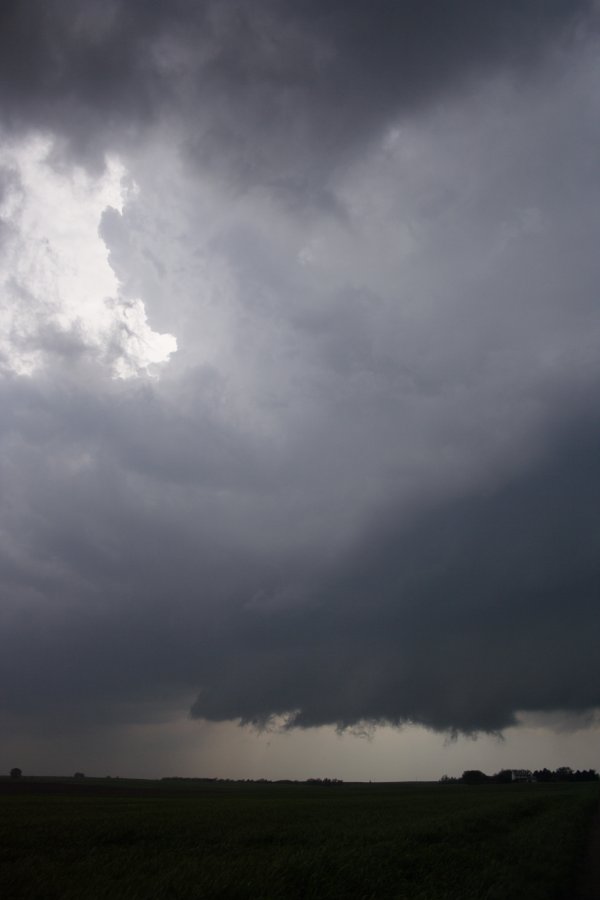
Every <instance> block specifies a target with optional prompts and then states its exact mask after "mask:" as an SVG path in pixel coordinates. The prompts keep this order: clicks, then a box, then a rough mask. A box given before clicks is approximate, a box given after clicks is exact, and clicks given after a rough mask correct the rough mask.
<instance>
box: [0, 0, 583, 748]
mask: <svg viewBox="0 0 600 900" xmlns="http://www.w3.org/2000/svg"><path fill="white" fill-rule="evenodd" d="M591 8H592V5H591V4H590V3H586V2H583V0H582V2H560V0H550V2H545V3H542V2H539V3H538V2H530V3H522V2H521V3H519V2H516V0H515V2H514V3H509V2H504V3H501V2H491V0H490V2H482V0H478V2H476V0H461V2H456V3H448V2H439V3H433V2H429V3H427V2H414V3H408V2H406V3H400V2H398V3H392V2H374V3H368V4H367V3H358V2H346V3H342V2H340V3H333V2H331V3H317V2H300V3H296V4H293V3H287V2H283V0H282V2H275V0H273V2H267V0H262V2H257V3H252V4H245V3H217V2H215V3H191V2H189V3H188V2H182V0H176V2H172V3H168V4H167V3H164V4H152V3H143V2H131V3H125V2H122V3H110V2H105V3H91V2H87V3H83V2H78V3H76V2H58V0H56V2H46V3H42V2H39V3H36V2H18V3H17V2H12V3H11V2H7V3H4V4H3V5H2V9H1V11H0V104H1V112H2V121H3V124H4V127H5V129H6V130H7V132H8V131H11V130H12V131H14V132H15V133H21V132H27V131H28V130H35V129H42V130H43V129H49V130H50V131H51V132H53V133H55V134H56V135H57V141H56V142H55V144H54V153H53V159H52V162H53V164H54V165H55V166H57V167H59V168H60V167H65V168H68V166H69V164H70V163H71V162H72V161H73V160H74V159H78V160H84V161H87V162H89V163H91V164H94V165H95V164H98V165H101V164H102V160H103V154H104V151H105V150H107V149H116V150H121V151H128V150H129V151H131V153H130V155H129V157H128V158H127V160H126V162H127V165H128V166H130V170H131V171H130V175H131V177H132V179H134V180H136V181H137V182H138V183H139V184H140V185H141V187H140V191H139V197H138V199H136V198H135V197H134V196H133V192H132V196H130V197H128V198H127V200H126V203H125V207H124V209H123V211H122V212H119V211H117V210H116V209H109V210H106V211H105V212H104V215H103V217H102V222H101V225H100V234H101V236H102V238H103V240H104V241H105V243H106V245H107V248H108V249H109V251H110V260H111V264H112V266H113V269H114V271H115V273H116V274H117V276H118V278H119V281H120V285H121V288H122V291H123V294H124V295H125V299H126V300H127V298H128V297H130V296H131V297H137V296H141V297H142V298H143V300H144V302H145V303H146V304H147V309H148V310H149V312H151V314H152V315H154V314H156V316H157V317H158V316H160V323H159V324H160V327H161V328H163V327H164V328H165V329H168V330H169V331H170V332H172V333H174V334H176V336H177V340H178V342H179V346H180V350H179V352H178V354H177V355H176V356H175V357H174V358H173V360H172V362H170V363H169V364H168V365H166V366H164V367H163V369H162V370H161V373H160V378H158V379H157V380H153V379H151V378H146V377H145V376H144V377H140V378H139V379H136V378H133V379H132V380H130V381H118V380H115V379H113V378H111V377H110V372H109V371H108V369H109V368H110V366H109V365H108V364H109V363H110V362H111V361H112V357H111V352H113V350H112V347H111V346H110V345H109V346H107V347H102V346H100V347H99V345H98V344H94V343H93V341H87V342H86V339H85V337H84V336H83V332H82V333H80V331H79V330H78V328H77V326H73V327H71V328H66V327H65V326H64V324H63V323H61V322H60V321H59V319H58V317H57V315H56V314H55V312H56V311H55V310H54V308H53V307H52V308H51V309H50V310H49V311H48V312H47V315H46V312H45V310H46V306H45V305H44V301H45V299H46V298H45V294H44V287H45V286H44V285H42V287H40V285H39V284H38V290H39V292H40V295H41V296H39V297H38V296H35V297H34V296H31V297H30V296H29V295H28V294H27V291H26V290H25V288H23V290H22V291H20V292H19V293H18V297H17V299H18V300H19V301H20V304H21V305H20V309H22V310H23V311H24V313H27V312H28V311H29V312H30V313H31V315H30V316H29V319H32V320H34V324H33V325H31V327H30V323H29V320H28V322H27V327H23V329H22V331H20V332H19V333H18V334H16V335H15V336H14V338H13V340H12V343H11V346H10V348H9V349H11V350H14V351H15V353H16V355H18V353H19V352H20V351H23V352H24V351H29V350H32V351H33V350H35V351H39V353H40V358H41V362H40V364H39V367H38V368H37V369H35V371H33V372H32V374H31V375H28V376H18V375H16V374H15V373H14V371H13V370H11V368H10V365H9V362H10V360H9V359H8V357H7V360H8V361H7V363H6V366H4V362H3V374H2V378H1V380H0V406H1V408H2V415H1V416H0V482H1V483H2V490H3V494H2V506H1V508H0V538H1V540H0V596H1V599H2V602H1V604H0V623H1V626H2V627H1V630H0V641H1V642H2V643H1V647H0V688H1V689H2V691H3V699H2V707H3V708H4V709H7V710H9V711H10V713H11V715H12V716H13V717H15V718H18V717H19V716H24V717H26V716H39V717H46V718H47V719H48V720H50V719H52V720H53V721H54V722H55V727H56V728H59V727H62V724H61V725H60V726H59V725H56V723H58V722H61V723H62V722H64V721H70V722H98V721H108V722H111V721H121V720H123V719H124V720H126V721H136V717H137V718H138V719H142V718H143V717H144V716H145V715H147V714H148V707H153V708H158V707H159V706H160V704H161V703H163V701H164V702H169V703H171V702H172V703H173V705H175V704H177V703H179V704H183V703H184V702H189V701H190V698H191V697H193V696H196V695H197V697H198V699H197V700H196V702H195V704H194V707H193V714H194V715H195V716H198V717H206V718H207V719H209V720H224V719H240V720H242V721H244V722H254V723H257V724H264V723H266V722H268V721H269V720H270V719H271V717H273V716H284V717H288V721H289V723H290V724H294V725H297V726H310V725H320V724H336V725H340V726H342V727H344V726H349V725H354V724H356V723H360V722H363V721H365V720H366V721H369V722H391V723H396V724H400V723H403V722H405V721H415V722H420V723H423V724H425V725H428V726H431V727H433V728H437V729H450V730H456V729H459V730H460V729H462V730H464V731H474V730H478V729H486V730H496V729H500V728H503V727H505V726H507V725H510V724H511V723H512V722H513V721H514V720H515V715H516V713H517V712H518V711H519V710H538V711H539V710H557V709H566V710H576V711H577V710H585V709H590V708H593V707H595V706H598V705H599V704H600V695H599V694H598V687H597V686H598V684H599V683H600V681H599V679H598V675H599V674H600V672H599V671H598V663H597V659H598V653H597V646H598V638H599V637H600V635H599V634H598V631H599V618H598V614H597V596H598V568H597V560H598V549H599V547H598V542H599V539H600V538H599V534H600V524H599V523H598V513H597V511H598V509H599V508H600V503H599V501H600V496H599V491H600V487H599V486H600V471H599V466H600V462H599V460H600V453H599V451H600V431H599V423H598V420H597V416H596V414H595V412H593V410H594V408H595V400H596V397H597V387H598V364H597V353H596V350H597V340H596V335H597V316H596V312H595V311H596V305H597V298H596V295H597V284H598V254H597V232H598V227H599V221H598V203H597V198H596V197H595V196H594V187H595V185H596V184H597V183H598V171H597V146H598V134H597V122H598V117H597V115H596V112H597V110H596V101H595V99H594V98H595V97H597V93H594V88H595V85H596V83H597V76H596V75H595V72H596V69H595V68H594V66H595V47H594V46H592V44H593V42H591V43H590V44H589V45H588V44H585V42H583V41H582V44H581V45H580V47H579V48H580V49H582V48H583V50H585V52H583V50H582V53H581V62H580V66H578V65H575V56H574V54H573V49H572V45H570V44H569V40H571V39H572V38H573V35H574V34H575V32H576V31H577V27H578V26H582V23H584V20H585V16H586V15H587V14H588V13H589V12H590V10H591ZM585 21H587V20H585ZM574 39H576V40H577V39H579V38H574ZM584 44H585V46H584ZM559 45H560V46H561V47H563V49H564V46H569V47H570V48H571V49H570V50H569V52H567V53H566V54H564V55H562V56H561V54H557V58H560V59H559V62H558V63H557V62H556V59H555V60H554V63H553V64H548V66H547V67H546V68H544V66H538V67H537V68H536V67H535V66H534V65H533V64H534V63H536V62H537V63H539V62H540V60H541V58H542V57H543V56H544V54H545V53H546V51H549V50H550V49H551V48H553V47H554V48H555V47H557V46H559ZM592 51H593V52H592ZM569 54H573V55H569ZM593 55H594V59H592V56H593ZM507 69H509V70H510V71H511V72H513V71H518V72H519V74H520V75H523V74H524V73H525V72H526V71H535V73H536V75H537V77H538V78H539V84H538V86H537V88H536V89H533V88H532V90H531V92H530V93H529V94H528V93H527V91H526V90H525V89H524V87H523V85H522V84H520V85H519V90H518V91H515V90H514V89H513V88H512V87H510V86H509V88H506V82H510V78H509V79H506V80H505V82H504V83H503V84H502V85H501V87H500V88H499V89H498V91H497V92H496V93H494V89H490V91H489V92H488V93H486V92H485V90H484V91H483V93H482V94H481V95H478V94H477V90H476V89H475V83H476V82H477V81H478V79H479V76H485V75H487V74H489V73H492V72H500V71H502V72H506V70H507ZM566 71H568V73H569V74H568V75H565V72H566ZM549 72H551V76H552V77H550V75H549V74H548V73H549ZM545 77H548V78H549V81H548V84H549V85H550V87H548V85H546V84H545V82H544V78H545ZM594 79H596V80H594ZM533 81H535V79H532V82H533ZM532 82H530V83H529V84H530V86H531V83H532ZM523 84H524V82H523ZM590 85H591V87H590ZM465 86H468V87H469V88H472V90H470V91H465V92H464V96H463V95H461V94H460V89H461V88H463V89H464V88H465ZM521 88H522V89H521ZM503 92H504V93H503ZM467 94H469V97H468V98H467V99H465V97H466V95H467ZM517 95H518V96H517ZM549 97H550V98H551V100H552V102H550V100H549V99H548V98H549ZM439 99H444V100H445V101H447V106H448V109H447V110H443V109H442V110H441V111H440V107H441V106H442V104H437V108H438V113H439V115H438V117H437V118H436V114H435V111H434V108H435V107H436V101H437V100H439ZM452 103H454V104H455V106H452ZM495 104H496V105H495ZM507 109H508V110H509V111H508V112H507ZM445 113H446V114H445ZM428 115H430V117H431V118H430V120H428V121H427V122H425V121H424V120H425V119H426V118H427V116H428ZM401 116H404V121H405V122H409V123H412V124H413V126H414V127H413V128H412V130H411V128H410V127H409V126H407V128H406V130H405V132H404V133H403V134H402V135H401V139H400V140H399V141H398V142H397V143H396V144H393V142H392V143H391V144H389V145H388V144H386V142H385V141H383V142H382V141H381V140H377V141H375V142H374V144H373V146H369V142H370V139H371V138H378V139H379V138H381V136H382V134H381V132H382V129H383V128H384V126H385V125H387V124H394V123H395V122H396V120H397V118H398V117H401ZM415 122H417V125H414V123H415ZM419 122H420V125H421V130H419V127H418V123H419ZM165 135H166V137H165ZM142 138H143V139H144V140H142ZM145 140H147V141H148V146H149V147H150V150H149V151H148V155H147V156H145V155H144V152H143V151H144V150H145V149H146V145H145V143H144V141H145ZM154 141H155V142H156V148H157V149H156V155H155V156H153V155H152V152H151V150H152V148H153V147H154V146H155V145H154V143H153V142H154ZM161 142H162V143H161ZM174 144H177V147H178V148H179V149H181V152H182V153H183V154H184V156H185V159H186V161H188V162H189V160H192V161H193V163H194V164H193V165H192V166H187V167H183V173H184V174H183V176H181V177H182V179H183V181H184V182H185V179H188V181H187V182H185V183H183V184H181V183H179V182H178V181H177V178H178V177H180V176H179V175H178V174H177V173H175V174H174V175H173V174H172V172H171V171H170V170H171V169H173V170H175V169H177V166H176V164H175V162H174V161H175V160H177V152H178V151H174V150H173V146H172V145H174ZM165 148H166V149H165ZM136 152H137V156H136ZM169 153H171V155H169ZM361 153H362V156H361ZM369 154H370V155H369ZM17 155H18V154H17ZM342 161H343V162H345V163H348V169H347V172H346V175H347V178H346V181H344V178H343V177H342V175H341V174H340V175H339V178H338V180H337V182H336V183H335V184H334V183H333V182H334V181H335V179H332V180H330V182H329V184H328V185H327V191H323V192H320V189H321V188H323V186H324V185H325V182H326V181H327V177H326V176H327V175H328V174H330V173H331V171H332V169H333V168H334V167H335V166H336V164H338V163H340V162H342ZM136 166H137V168H136ZM352 166H354V168H353V167H352ZM206 167H207V168H208V170H209V177H208V178H206V177H205V176H206V170H205V169H206ZM215 169H216V170H217V171H219V172H221V173H222V174H223V175H224V177H226V178H227V179H231V180H232V181H234V182H236V183H240V181H241V182H242V183H251V182H261V183H262V184H263V186H264V185H270V186H271V187H273V186H275V187H277V188H278V189H279V188H283V189H284V191H285V192H287V193H286V194H285V196H286V197H288V198H291V199H292V200H294V199H295V200H297V201H298V206H301V204H302V203H303V202H304V201H306V200H311V199H313V200H314V197H315V196H316V197H317V198H318V203H317V204H316V207H317V210H316V214H315V221H314V222H312V221H311V223H310V227H308V226H306V223H305V221H304V219H303V218H302V216H297V215H296V214H297V212H298V209H297V208H296V207H295V206H294V203H288V204H283V205H282V204H270V194H269V191H268V190H263V191H262V192H261V191H256V192H254V193H253V192H251V191H248V192H246V193H245V195H244V196H243V197H242V198H241V199H239V198H236V203H235V204H234V203H232V202H230V201H231V194H230V193H227V192H226V191H223V190H222V186H221V185H217V186H216V187H215V179H214V178H213V177H212V176H213V175H214V171H215ZM15 171H16V170H15ZM338 174H339V173H338ZM167 176H172V180H171V181H169V180H168V177H167ZM9 177H10V178H12V179H13V180H14V179H15V178H16V177H17V176H16V175H15V174H14V173H12V171H11V173H10V176H8V175H7V176H6V178H7V179H8V178H9ZM5 182H6V187H7V191H6V193H7V195H8V194H9V193H10V191H8V188H9V187H11V184H12V183H11V184H9V181H8V180H6V179H5V180H0V188H1V187H2V186H3V185H4V184H5ZM207 183H209V184H210V187H207V186H206V184H207ZM157 185H158V186H157ZM165 185H166V187H165ZM13 187H14V185H13ZM11 189H12V188H11ZM313 190H314V191H315V194H314V196H313V195H311V191H313ZM153 191H155V192H154V193H153ZM211 191H212V192H213V193H211ZM265 196H266V197H267V200H265ZM365 198H366V199H365ZM327 204H329V206H327ZM172 207H175V209H173V208H172ZM326 207H327V210H330V209H333V210H335V211H339V210H341V209H343V210H344V211H345V216H346V218H345V219H344V217H343V216H338V217H337V218H336V221H335V223H334V224H332V223H331V221H330V218H335V217H327V216H323V221H324V220H325V219H327V221H326V222H325V223H324V224H323V221H317V219H318V214H319V212H321V213H322V212H324V211H325V208H326ZM353 210H358V212H353ZM353 216H354V218H352V217H353ZM342 220H343V221H342ZM2 221H3V227H4V228H6V229H10V228H11V227H12V224H13V223H11V221H10V217H9V216H7V217H6V219H5V220H2ZM157 223H158V224H157ZM207 223H208V224H207ZM311 229H312V230H311ZM336 229H337V230H336ZM1 237H2V235H1V233H0V239H1ZM15 246H18V245H17V244H15ZM20 249H21V252H22V253H26V252H27V250H28V248H27V247H22V246H21V247H20ZM15 296H16V295H15ZM28 304H30V307H31V308H29V305H28ZM152 315H151V321H152V324H153V325H154V326H155V327H156V325H155V322H154V320H152ZM16 330H18V329H16ZM0 337H1V335H0ZM27 342H29V344H30V345H31V346H29V344H27ZM100 343H102V342H100ZM116 343H117V344H118V341H116ZM25 344H27V346H25ZM117 349H118V348H117ZM114 353H117V351H114ZM113 355H114V354H113ZM15 686H16V687H15ZM48 727H49V728H51V723H50V724H49V726H48Z"/></svg>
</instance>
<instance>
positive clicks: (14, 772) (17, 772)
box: [10, 768, 23, 778]
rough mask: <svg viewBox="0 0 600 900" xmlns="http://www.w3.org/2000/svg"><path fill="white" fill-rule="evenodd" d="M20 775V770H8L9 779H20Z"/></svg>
mask: <svg viewBox="0 0 600 900" xmlns="http://www.w3.org/2000/svg"><path fill="white" fill-rule="evenodd" d="M22 774H23V773H22V771H21V770H20V769H17V768H14V769H11V770H10V777H11V778H20V777H21V775H22Z"/></svg>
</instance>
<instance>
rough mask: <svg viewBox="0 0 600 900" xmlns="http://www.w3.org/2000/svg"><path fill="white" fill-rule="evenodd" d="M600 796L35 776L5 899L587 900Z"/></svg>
mask: <svg viewBox="0 0 600 900" xmlns="http://www.w3.org/2000/svg"><path fill="white" fill-rule="evenodd" d="M2 781H3V780H2V779H0V782H2ZM597 802H598V785H597V784H589V785H588V784H581V785H578V784H550V785H541V784H519V785H483V786H473V787H471V786H464V785H436V784H387V785H384V784H373V785H371V784H344V785H334V786H321V785H315V786H310V785H306V784H264V785H263V784H227V783H196V782H192V783H190V782H185V781H184V782H173V783H169V782H129V781H125V780H118V781H117V780H114V779H113V780H94V779H86V780H85V783H83V784H82V783H79V784H76V783H75V782H70V783H69V781H68V780H65V781H64V782H60V781H58V780H57V781H54V782H45V783H44V782H29V783H28V782H27V780H26V779H21V783H20V784H19V786H18V788H15V787H14V786H13V785H8V784H7V783H6V782H4V784H0V896H2V897H3V898H6V900H20V898H40V900H42V898H43V900H58V898H60V900H85V898H93V900H95V898H106V900H121V898H122V900H125V898H127V900H153V898H165V900H167V898H169V900H173V898H186V900H187V898H190V900H192V898H213V897H215V898H219V897H220V898H265V900H266V898H318V897H334V898H399V900H400V898H402V900H450V898H452V900H470V898H481V900H509V898H510V900H520V898H523V900H525V898H526V900H558V898H564V900H572V897H573V885H574V884H575V883H576V879H577V872H578V867H579V866H580V864H581V859H582V855H583V852H584V850H585V843H586V832H587V829H588V827H589V822H590V820H591V816H592V812H593V809H594V807H595V805H596V804H597Z"/></svg>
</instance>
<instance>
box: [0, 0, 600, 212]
mask: <svg viewBox="0 0 600 900" xmlns="http://www.w3.org/2000/svg"><path fill="white" fill-rule="evenodd" d="M591 7H592V4H591V3H590V2H588V0H577V2H574V0H550V2H541V0H530V2H525V3H523V2H516V0H515V2H508V0H504V2H492V0H488V2H482V0H460V2H455V3H452V4H449V3H446V2H443V0H435V2H434V0H427V2H410V0H406V2H392V0H376V2H374V3H368V4H366V3H364V2H358V0H354V2H326V3H317V2H311V0H306V2H301V3H296V4H293V3H287V2H278V0H261V2H256V3H252V4H244V3H238V2H235V3H215V2H199V3H192V2H186V0H175V2H169V3H150V2H146V0H132V2H128V3H124V2H115V0H113V2H93V0H71V2H58V0H50V2H42V0H39V2H36V0H25V2H22V0H11V2H6V3H4V4H3V6H2V11H1V12H0V105H1V109H2V120H3V122H4V123H5V126H7V127H8V128H17V129H23V128H25V129H27V128H34V129H35V128H42V129H49V130H50V131H51V132H55V133H56V134H57V135H58V136H60V137H63V138H64V139H65V140H66V141H67V145H68V147H69V148H70V151H71V152H75V153H76V154H77V155H78V156H79V157H81V158H83V159H87V160H88V161H89V162H92V163H93V162H96V163H98V162H101V160H102V155H103V153H104V151H105V150H107V149H111V148H117V149H125V148H127V147H128V146H129V147H131V146H135V145H136V143H137V142H138V141H139V140H140V139H141V137H142V136H143V134H144V133H145V129H148V128H151V127H152V126H153V125H156V124H160V123H161V122H162V123H165V122H166V123H167V124H168V125H169V127H170V128H173V129H174V132H173V134H174V139H175V140H177V141H179V142H181V143H182V145H183V146H184V147H186V148H187V152H188V154H189V155H190V156H191V158H193V159H195V160H196V161H197V162H198V163H200V164H202V165H207V164H208V165H211V166H216V167H217V168H219V169H220V170H221V171H222V172H223V173H224V174H225V176H226V177H228V178H232V177H233V178H234V179H235V180H236V181H237V180H239V179H242V182H246V183H252V182H254V181H262V182H265V181H266V182H270V183H271V184H272V185H275V184H279V186H280V187H282V188H284V189H285V190H286V191H287V192H288V193H289V192H291V194H290V196H293V195H294V194H297V195H298V198H299V199H301V198H302V197H303V194H302V192H303V191H305V190H306V189H307V186H309V185H310V184H316V186H317V187H318V183H319V180H320V177H321V176H322V175H324V174H326V172H327V171H329V170H330V169H331V167H332V166H334V165H335V164H336V163H337V162H339V161H340V160H343V159H345V158H346V157H347V156H348V154H352V153H353V152H354V151H355V150H356V149H357V148H358V147H360V146H361V145H362V144H363V143H364V142H365V141H366V140H369V138H371V137H373V136H376V135H377V134H378V133H379V131H380V130H381V128H382V127H383V126H384V125H385V124H386V122H388V121H389V120H390V119H393V118H394V117H395V116H398V115H402V114H403V113H406V112H409V111H414V110H415V109H416V108H418V107H419V106H421V105H422V104H424V103H427V102H430V101H432V100H435V99H436V98H437V97H439V96H440V95H442V94H444V93H446V92H447V91H452V90H453V89H454V88H455V87H456V86H459V85H461V83H462V82H463V81H464V79H465V78H467V77H470V76H473V75H477V74H482V73H485V72H488V71H490V70H491V69H493V68H494V67H496V66H506V65H508V66H518V67H522V66H527V65H528V64H530V63H531V62H532V61H534V60H536V59H537V58H538V57H539V55H540V53H542V52H543V51H544V49H545V48H546V47H547V46H548V45H549V44H551V43H552V42H553V41H555V40H558V39H559V38H561V36H564V35H567V36H568V35H569V34H571V33H572V32H573V30H574V28H575V26H576V25H577V23H580V22H581V20H582V17H583V16H585V15H586V14H587V13H589V12H590V10H591ZM63 150H64V148H63ZM59 159H60V157H59ZM303 199H306V197H305V196H304V197H303Z"/></svg>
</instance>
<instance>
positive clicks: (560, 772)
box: [440, 766, 600, 784]
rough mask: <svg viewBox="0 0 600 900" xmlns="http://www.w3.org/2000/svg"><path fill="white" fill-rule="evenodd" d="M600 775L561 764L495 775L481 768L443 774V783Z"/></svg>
mask: <svg viewBox="0 0 600 900" xmlns="http://www.w3.org/2000/svg"><path fill="white" fill-rule="evenodd" d="M599 780H600V775H598V773H597V772H596V770H595V769H572V768H571V767H570V766H560V767H559V768H558V769H554V771H552V770H551V769H545V768H544V769H534V770H533V771H531V769H501V770H500V771H499V772H496V773H495V775H486V774H485V773H484V772H480V771H479V769H467V770H466V771H464V772H463V773H462V775H461V776H460V778H452V777H450V776H449V775H443V776H442V777H441V779H440V781H441V783H442V784H512V783H513V782H515V781H539V782H542V783H546V784H547V783H551V782H565V781H569V782H574V781H599Z"/></svg>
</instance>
